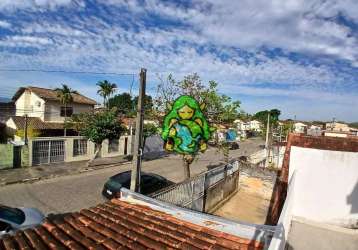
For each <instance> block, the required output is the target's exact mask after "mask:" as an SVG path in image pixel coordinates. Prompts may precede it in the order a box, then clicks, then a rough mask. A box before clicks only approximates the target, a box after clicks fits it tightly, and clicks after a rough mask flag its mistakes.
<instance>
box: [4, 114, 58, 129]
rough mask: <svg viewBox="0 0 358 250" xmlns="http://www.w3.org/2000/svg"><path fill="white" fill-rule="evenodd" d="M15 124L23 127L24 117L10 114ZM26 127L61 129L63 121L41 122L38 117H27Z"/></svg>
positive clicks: (20, 127) (17, 126)
mask: <svg viewBox="0 0 358 250" xmlns="http://www.w3.org/2000/svg"><path fill="white" fill-rule="evenodd" d="M10 119H12V120H13V121H14V123H15V125H16V128H17V129H24V128H25V117H23V116H12V117H10ZM27 127H28V128H32V129H39V130H43V129H63V123H59V122H43V121H42V120H41V119H40V118H38V117H27Z"/></svg>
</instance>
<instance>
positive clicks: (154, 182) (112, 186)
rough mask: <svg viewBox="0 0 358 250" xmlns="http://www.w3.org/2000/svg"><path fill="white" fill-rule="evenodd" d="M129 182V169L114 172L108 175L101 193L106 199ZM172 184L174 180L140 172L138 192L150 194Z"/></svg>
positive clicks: (127, 186)
mask: <svg viewBox="0 0 358 250" xmlns="http://www.w3.org/2000/svg"><path fill="white" fill-rule="evenodd" d="M130 184H131V171H126V172H123V173H119V174H116V175H114V176H112V177H110V178H109V180H108V181H107V182H106V183H105V184H104V186H103V190H102V195H103V196H104V197H106V198H107V199H112V198H113V197H115V196H116V194H117V193H119V191H120V189H121V188H122V187H124V188H128V189H129V188H130ZM172 184H174V182H172V181H169V180H167V179H165V178H164V177H162V176H160V175H157V174H152V173H145V172H142V173H141V184H140V186H141V188H140V193H141V194H144V195H146V194H150V193H153V192H156V191H158V190H160V189H162V188H165V187H168V186H170V185H172Z"/></svg>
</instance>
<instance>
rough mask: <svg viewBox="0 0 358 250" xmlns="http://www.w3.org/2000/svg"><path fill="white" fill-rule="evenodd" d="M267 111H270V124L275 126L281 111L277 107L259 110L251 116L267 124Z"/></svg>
mask: <svg viewBox="0 0 358 250" xmlns="http://www.w3.org/2000/svg"><path fill="white" fill-rule="evenodd" d="M269 113H270V126H273V127H276V126H277V123H278V120H279V116H280V114H281V111H280V110H278V109H271V110H263V111H259V112H257V113H256V114H255V115H254V116H253V118H254V119H256V120H259V121H260V122H261V123H263V124H264V125H265V124H267V117H268V114H269Z"/></svg>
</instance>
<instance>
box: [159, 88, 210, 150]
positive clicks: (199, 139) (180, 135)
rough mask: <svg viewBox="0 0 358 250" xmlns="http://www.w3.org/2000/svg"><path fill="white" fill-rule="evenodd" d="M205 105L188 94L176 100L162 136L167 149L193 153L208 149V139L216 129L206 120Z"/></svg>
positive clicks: (166, 117)
mask: <svg viewBox="0 0 358 250" xmlns="http://www.w3.org/2000/svg"><path fill="white" fill-rule="evenodd" d="M204 107H205V105H203V104H202V105H199V103H198V102H197V101H196V100H195V99H194V98H193V97H191V96H187V95H183V96H180V97H179V98H178V99H176V100H175V101H174V103H173V105H172V106H171V109H170V111H169V112H168V114H167V115H166V116H165V118H164V123H163V131H162V138H163V140H164V141H165V144H164V147H165V149H166V150H167V151H175V152H177V153H180V154H184V155H188V154H191V155H193V154H195V153H197V152H198V151H201V152H204V151H205V150H206V149H207V141H208V140H209V138H210V135H211V133H212V132H213V131H214V130H215V129H214V128H212V127H210V126H209V124H208V122H207V121H206V118H205V116H204V114H203V111H202V110H203V109H204Z"/></svg>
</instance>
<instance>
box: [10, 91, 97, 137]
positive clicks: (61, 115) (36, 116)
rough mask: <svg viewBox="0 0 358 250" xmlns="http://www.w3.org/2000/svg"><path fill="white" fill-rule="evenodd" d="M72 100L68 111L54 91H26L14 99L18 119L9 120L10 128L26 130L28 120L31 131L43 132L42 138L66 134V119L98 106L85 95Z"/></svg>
mask: <svg viewBox="0 0 358 250" xmlns="http://www.w3.org/2000/svg"><path fill="white" fill-rule="evenodd" d="M72 97H73V101H72V102H71V103H69V104H67V105H66V107H65V106H64V105H63V104H62V103H61V102H60V99H59V98H58V97H57V92H56V91H55V90H53V89H45V88H39V87H31V86H30V87H22V88H20V89H19V90H18V91H17V92H16V93H15V95H14V97H13V102H14V103H15V116H12V117H10V118H9V119H8V120H7V122H6V126H7V127H8V128H10V129H12V130H14V131H16V130H23V129H24V128H25V123H26V119H27V125H28V127H29V128H31V129H34V130H39V131H41V134H42V135H46V136H51V135H60V134H63V132H61V131H63V124H64V120H65V116H66V117H71V116H72V115H73V114H80V113H85V112H92V111H93V109H94V105H95V104H96V101H94V100H92V99H90V98H88V97H86V96H83V95H81V94H72ZM26 115H27V118H25V116H26Z"/></svg>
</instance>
